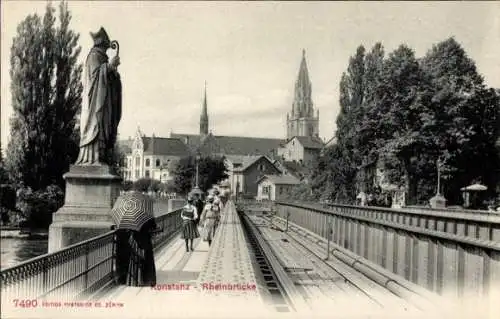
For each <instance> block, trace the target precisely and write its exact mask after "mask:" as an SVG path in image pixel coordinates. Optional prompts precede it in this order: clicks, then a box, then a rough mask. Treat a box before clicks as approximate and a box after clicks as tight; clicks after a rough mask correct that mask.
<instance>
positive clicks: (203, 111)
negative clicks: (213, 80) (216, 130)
mask: <svg viewBox="0 0 500 319" xmlns="http://www.w3.org/2000/svg"><path fill="white" fill-rule="evenodd" d="M201 116H202V117H206V118H208V107H207V81H205V92H204V96H203V110H202V111H201Z"/></svg>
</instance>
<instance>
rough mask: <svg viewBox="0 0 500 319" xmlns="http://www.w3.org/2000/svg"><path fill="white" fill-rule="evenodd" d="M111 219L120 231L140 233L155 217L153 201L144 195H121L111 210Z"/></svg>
mask: <svg viewBox="0 0 500 319" xmlns="http://www.w3.org/2000/svg"><path fill="white" fill-rule="evenodd" d="M111 218H112V219H113V222H114V223H115V224H116V226H117V228H118V229H130V230H135V231H139V230H140V229H141V227H142V226H143V225H144V224H145V223H146V222H148V221H150V220H151V219H154V215H153V200H152V199H151V198H150V197H149V196H146V195H144V194H141V193H138V192H130V193H125V194H123V195H120V197H118V198H117V199H116V202H115V205H114V206H113V209H112V210H111Z"/></svg>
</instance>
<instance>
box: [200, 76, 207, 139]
mask: <svg viewBox="0 0 500 319" xmlns="http://www.w3.org/2000/svg"><path fill="white" fill-rule="evenodd" d="M207 134H208V107H207V81H205V95H204V98H203V106H202V110H201V116H200V135H207Z"/></svg>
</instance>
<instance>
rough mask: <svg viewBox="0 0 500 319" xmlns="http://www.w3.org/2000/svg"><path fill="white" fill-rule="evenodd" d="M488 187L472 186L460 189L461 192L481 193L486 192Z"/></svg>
mask: <svg viewBox="0 0 500 319" xmlns="http://www.w3.org/2000/svg"><path fill="white" fill-rule="evenodd" d="M487 189H488V187H486V186H484V185H481V184H472V185H469V186H467V187H462V188H460V190H461V191H476V192H481V191H485V190H487Z"/></svg>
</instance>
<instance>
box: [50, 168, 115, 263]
mask: <svg viewBox="0 0 500 319" xmlns="http://www.w3.org/2000/svg"><path fill="white" fill-rule="evenodd" d="M64 179H65V180H66V195H65V201H64V206H63V207H61V208H60V209H59V210H58V211H57V212H56V213H54V214H53V219H52V224H51V225H50V228H49V249H48V250H49V253H51V252H54V251H57V250H60V249H62V248H64V247H66V246H70V245H73V244H76V243H78V242H81V241H84V240H87V239H90V238H92V237H95V236H98V235H101V234H103V233H106V232H108V231H110V230H111V226H112V225H113V222H112V220H111V217H110V215H109V212H110V211H111V209H112V208H113V204H114V203H115V200H116V198H117V197H118V196H119V195H120V188H121V177H120V176H118V175H117V174H116V173H115V172H114V171H113V169H112V168H111V167H110V166H107V165H72V166H71V167H70V170H69V172H68V173H66V174H65V175H64Z"/></svg>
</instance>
